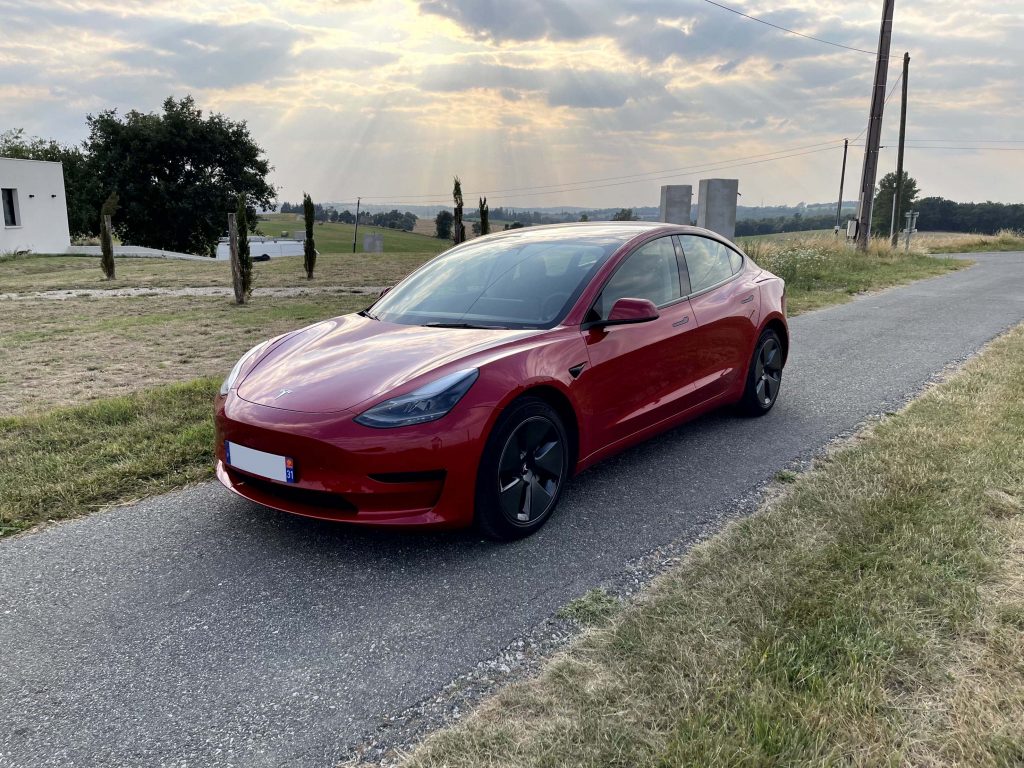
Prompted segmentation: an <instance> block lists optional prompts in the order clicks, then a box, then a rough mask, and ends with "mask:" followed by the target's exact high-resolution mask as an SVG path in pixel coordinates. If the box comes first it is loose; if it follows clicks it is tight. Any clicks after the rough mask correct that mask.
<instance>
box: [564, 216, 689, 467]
mask: <svg viewBox="0 0 1024 768" xmlns="http://www.w3.org/2000/svg"><path fill="white" fill-rule="evenodd" d="M682 277H683V279H684V280H685V275H683V276H682ZM687 292H688V290H687V288H686V286H685V285H684V284H682V283H681V275H680V270H679V261H678V258H677V247H676V244H675V243H674V241H673V239H672V237H671V236H668V237H662V238H658V239H656V240H652V241H650V242H648V243H646V244H644V245H642V246H640V247H639V248H637V249H636V250H635V251H633V252H632V253H631V254H629V256H627V257H626V259H625V260H624V261H623V262H622V263H621V264H620V265H619V267H618V268H617V269H616V271H615V273H614V274H613V275H612V276H611V277H610V278H609V279H608V281H607V283H606V284H605V286H604V288H603V290H602V292H601V295H600V296H599V297H598V299H597V300H596V301H595V303H594V305H593V307H592V308H591V310H590V312H589V313H588V315H587V320H598V319H606V318H607V317H608V313H609V312H610V311H611V308H612V305H613V304H614V303H615V301H616V300H618V299H621V298H637V299H648V300H650V301H651V302H652V303H653V304H654V305H655V306H656V307H658V311H659V317H658V318H657V319H656V320H652V321H649V322H644V323H637V324H633V325H615V326H607V327H601V326H598V327H593V328H589V329H586V330H583V331H582V333H583V338H584V340H585V342H586V344H587V351H588V355H589V365H588V367H587V370H585V372H584V374H583V375H582V376H581V377H580V381H579V384H580V390H579V397H580V400H579V402H580V404H581V406H582V407H583V408H584V410H585V412H586V416H585V417H586V418H587V419H588V423H589V425H590V428H591V429H592V430H593V432H592V434H593V435H594V446H595V448H603V447H606V446H608V445H610V444H612V443H615V442H618V441H620V440H622V439H624V438H627V437H629V436H630V435H632V434H633V433H635V432H638V431H640V430H642V429H645V428H646V427H649V426H652V425H653V424H656V423H658V422H659V421H662V420H663V419H665V418H668V417H670V416H672V415H673V414H675V413H678V412H679V410H680V409H682V408H683V407H684V400H685V396H686V394H687V393H688V392H689V391H690V380H691V379H692V371H691V370H690V369H691V368H692V355H691V354H689V352H688V345H687V341H686V340H687V338H688V336H689V334H690V333H691V332H692V331H693V329H694V328H695V326H696V322H695V321H694V317H693V312H692V310H691V309H690V304H689V302H688V301H687V300H686V298H685V295H686V293H687ZM584 326H586V323H585V324H584Z"/></svg>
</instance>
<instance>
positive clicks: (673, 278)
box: [592, 237, 682, 320]
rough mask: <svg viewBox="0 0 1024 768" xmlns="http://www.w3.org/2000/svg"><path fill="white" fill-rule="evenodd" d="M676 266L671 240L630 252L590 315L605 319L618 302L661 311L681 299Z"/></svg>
mask: <svg viewBox="0 0 1024 768" xmlns="http://www.w3.org/2000/svg"><path fill="white" fill-rule="evenodd" d="M681 296H682V294H681V292H680V290H679V264H678V262H677V261H676V249H675V246H674V245H673V244H672V238H671V237H661V238H658V239H657V240H653V241H651V242H650V243H647V244H646V245H643V246H641V247H640V248H638V249H637V250H635V251H633V253H631V254H630V255H629V256H627V257H626V260H625V261H624V262H623V263H622V265H621V266H620V267H619V268H618V269H617V270H615V274H614V275H612V277H611V279H610V280H609V281H608V284H607V285H606V286H605V287H604V290H603V291H601V295H600V297H598V299H597V301H596V302H595V304H594V308H593V310H592V311H593V313H595V314H596V317H599V318H600V319H602V320H607V319H608V313H609V312H611V309H612V305H613V304H615V302H616V301H618V300H619V299H648V300H649V301H651V302H652V303H653V304H654V305H655V306H657V307H661V306H664V305H665V304H669V303H671V302H673V301H676V300H677V299H679V298H681Z"/></svg>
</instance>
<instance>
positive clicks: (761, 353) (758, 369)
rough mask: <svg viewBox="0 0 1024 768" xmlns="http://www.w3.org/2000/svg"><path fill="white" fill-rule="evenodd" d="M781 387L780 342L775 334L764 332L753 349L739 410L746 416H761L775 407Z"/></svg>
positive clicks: (770, 331)
mask: <svg viewBox="0 0 1024 768" xmlns="http://www.w3.org/2000/svg"><path fill="white" fill-rule="evenodd" d="M781 386H782V342H781V341H779V336H778V334H777V333H775V331H772V330H766V331H765V332H764V333H762V334H761V338H759V339H758V340H757V346H756V347H754V357H753V359H752V360H751V361H750V368H749V370H748V371H747V384H746V387H745V388H744V390H743V398H742V399H741V400H740V410H742V411H743V412H744V413H745V414H747V415H748V416H763V415H764V414H766V413H768V411H770V410H771V409H772V406H773V405H775V401H776V400H777V399H778V397H779V388H780V387H781Z"/></svg>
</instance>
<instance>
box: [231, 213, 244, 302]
mask: <svg viewBox="0 0 1024 768" xmlns="http://www.w3.org/2000/svg"><path fill="white" fill-rule="evenodd" d="M228 244H229V248H230V250H231V287H232V288H233V289H234V291H235V303H236V304H245V291H244V290H242V266H241V264H240V263H239V261H238V221H237V219H236V217H235V214H233V213H229V214H228Z"/></svg>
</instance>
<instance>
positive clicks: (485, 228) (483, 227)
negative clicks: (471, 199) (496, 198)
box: [480, 197, 491, 235]
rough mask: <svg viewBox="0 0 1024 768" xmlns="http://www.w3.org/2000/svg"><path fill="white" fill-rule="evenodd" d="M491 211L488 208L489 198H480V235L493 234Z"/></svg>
mask: <svg viewBox="0 0 1024 768" xmlns="http://www.w3.org/2000/svg"><path fill="white" fill-rule="evenodd" d="M490 215H491V209H490V208H488V207H487V198H486V197H481V198H480V234H481V235H489V234H491V220H490V218H489V217H490Z"/></svg>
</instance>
